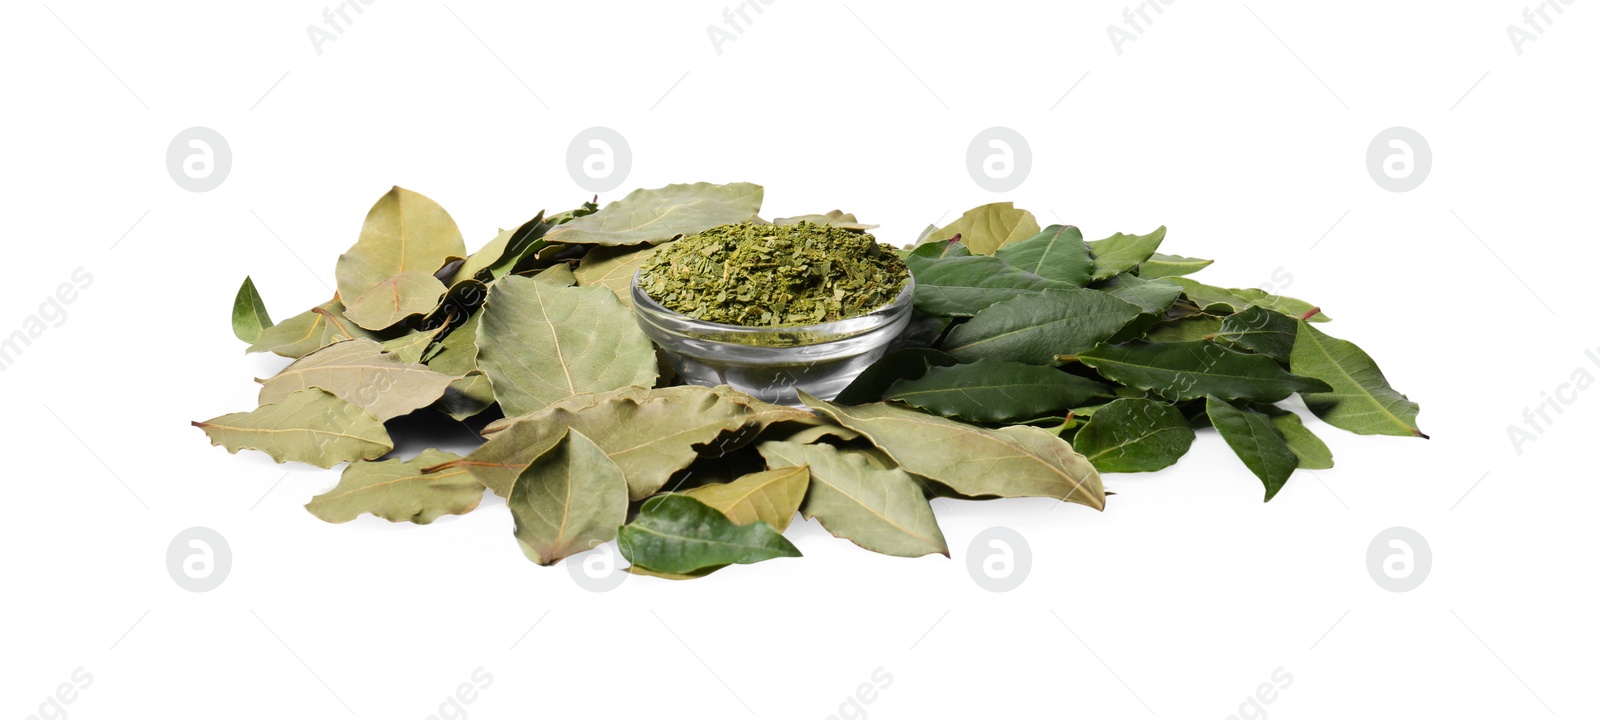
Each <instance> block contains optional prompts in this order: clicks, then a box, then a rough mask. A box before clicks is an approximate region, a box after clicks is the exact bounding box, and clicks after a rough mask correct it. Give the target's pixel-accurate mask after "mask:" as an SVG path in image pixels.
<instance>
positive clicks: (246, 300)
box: [233, 275, 272, 344]
mask: <svg viewBox="0 0 1600 720" xmlns="http://www.w3.org/2000/svg"><path fill="white" fill-rule="evenodd" d="M270 327H272V316H270V315H268V314H267V305H266V303H264V302H262V301H261V293H258V292H256V284H255V282H253V281H251V280H250V276H248V275H246V276H245V278H244V284H243V285H240V286H239V292H238V294H236V295H234V298H233V336H234V337H237V338H239V339H240V340H243V341H245V342H247V343H252V344H253V343H255V341H256V339H257V338H259V337H261V331H262V330H265V329H267V328H270Z"/></svg>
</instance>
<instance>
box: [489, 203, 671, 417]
mask: <svg viewBox="0 0 1600 720" xmlns="http://www.w3.org/2000/svg"><path fill="white" fill-rule="evenodd" d="M591 217H592V216H591ZM580 221H581V219H580V220H574V221H573V222H580ZM477 347H478V366H479V367H481V368H482V369H483V371H484V373H486V374H487V375H488V376H489V381H490V382H491V383H493V384H494V395H495V399H496V400H498V401H499V402H500V407H501V408H503V409H504V410H505V413H506V415H507V416H516V415H523V414H526V413H530V412H534V411H537V410H539V409H541V408H544V407H546V406H548V405H550V404H551V403H554V402H557V401H559V400H563V399H566V398H569V397H572V396H574V395H579V394H582V393H593V392H605V391H607V390H615V389H617V388H621V387H626V386H629V385H639V386H643V387H648V386H650V385H653V384H655V381H656V355H655V350H654V349H653V348H652V346H651V345H650V340H649V339H647V338H646V337H645V335H644V332H643V331H641V330H640V329H639V326H638V324H637V323H635V322H634V319H633V313H632V312H631V311H630V310H629V309H628V308H627V307H625V306H623V304H622V303H621V302H619V301H618V300H617V298H616V296H615V295H613V294H611V291H610V290H608V289H606V288H603V287H571V288H564V287H554V286H551V285H547V284H545V283H541V282H538V281H536V280H533V279H531V278H522V277H515V276H512V277H506V278H502V279H501V280H500V281H498V282H497V283H495V286H494V288H493V289H491V290H490V291H489V302H488V305H487V307H486V308H485V309H484V310H483V320H482V321H481V323H480V325H479V327H478V336H477Z"/></svg>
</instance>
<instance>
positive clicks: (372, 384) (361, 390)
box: [258, 338, 455, 421]
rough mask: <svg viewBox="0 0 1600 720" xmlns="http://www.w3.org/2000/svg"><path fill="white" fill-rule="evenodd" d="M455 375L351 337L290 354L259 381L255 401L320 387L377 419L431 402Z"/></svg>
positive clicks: (273, 399) (264, 401)
mask: <svg viewBox="0 0 1600 720" xmlns="http://www.w3.org/2000/svg"><path fill="white" fill-rule="evenodd" d="M453 380H455V378H453V377H451V376H449V375H445V374H443V373H440V372H436V371H434V370H432V369H430V368H428V367H425V366H423V365H418V364H415V363H407V362H404V361H403V360H401V359H400V358H398V357H395V356H394V355H390V354H388V353H385V352H383V346H382V345H379V344H378V343H376V342H373V341H372V340H367V339H364V338H357V339H354V340H345V341H342V342H337V343H334V344H332V345H329V346H327V347H325V348H322V349H320V350H317V351H316V352H313V353H310V354H308V355H306V356H305V357H302V358H300V359H299V360H296V361H295V362H294V363H293V364H291V365H290V366H289V367H287V368H284V369H283V372H280V373H278V374H277V375H274V376H273V377H271V378H269V379H267V380H266V381H264V382H262V384H261V396H260V397H259V398H258V400H259V401H260V402H261V404H263V405H265V404H268V403H276V402H282V401H283V400H284V399H285V398H287V397H288V396H289V395H290V394H291V393H295V392H298V391H301V390H304V389H306V388H310V387H317V388H322V389H323V390H326V391H328V392H330V393H333V394H334V395H336V396H338V397H339V398H340V399H343V400H344V401H345V402H348V403H350V404H352V405H355V406H356V407H359V408H361V409H363V410H365V411H367V412H368V413H370V414H371V415H372V416H373V417H375V418H377V419H378V420H379V421H385V420H390V419H393V418H397V417H400V416H401V415H406V414H408V413H410V412H412V411H413V410H417V409H418V408H423V407H427V406H428V405H431V404H433V402H434V401H435V400H438V399H439V396H441V395H443V394H444V390H445V387H446V386H448V385H449V384H450V383H451V381H453Z"/></svg>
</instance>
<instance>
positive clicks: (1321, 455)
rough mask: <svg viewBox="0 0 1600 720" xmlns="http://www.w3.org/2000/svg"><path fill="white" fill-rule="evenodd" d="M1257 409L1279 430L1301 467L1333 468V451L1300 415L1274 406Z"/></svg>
mask: <svg viewBox="0 0 1600 720" xmlns="http://www.w3.org/2000/svg"><path fill="white" fill-rule="evenodd" d="M1257 409H1259V410H1260V411H1261V412H1263V413H1265V414H1266V416H1267V418H1268V419H1269V420H1271V421H1272V426H1273V427H1275V428H1277V429H1278V434H1279V435H1282V436H1283V442H1284V443H1285V444H1287V445H1288V446H1289V451H1290V452H1292V453H1294V456H1295V457H1296V458H1298V459H1299V461H1300V467H1303V468H1306V469H1308V470H1327V469H1329V468H1332V467H1333V451H1332V450H1329V449H1328V445H1327V443H1324V442H1322V438H1319V437H1317V434H1316V433H1314V432H1311V428H1308V427H1306V425H1305V422H1304V421H1303V420H1301V419H1300V416H1299V415H1298V414H1296V413H1294V412H1291V411H1289V410H1284V409H1283V408H1279V407H1276V406H1273V405H1268V406H1266V407H1263V408H1257Z"/></svg>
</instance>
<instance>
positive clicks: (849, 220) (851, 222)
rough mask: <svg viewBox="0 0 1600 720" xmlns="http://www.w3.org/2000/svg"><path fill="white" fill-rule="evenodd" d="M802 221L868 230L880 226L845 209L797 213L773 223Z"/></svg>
mask: <svg viewBox="0 0 1600 720" xmlns="http://www.w3.org/2000/svg"><path fill="white" fill-rule="evenodd" d="M802 222H808V223H812V224H815V225H832V226H834V227H836V228H842V229H844V230H862V231H866V230H876V229H877V228H878V226H877V225H869V224H866V223H863V222H860V221H857V220H856V216H855V215H854V214H853V213H847V212H845V211H843V210H830V211H828V212H826V213H822V214H820V215H818V214H812V215H796V216H794V217H783V218H773V220H772V224H773V225H798V224H800V223H802Z"/></svg>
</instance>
